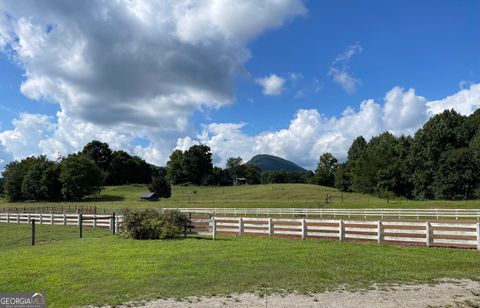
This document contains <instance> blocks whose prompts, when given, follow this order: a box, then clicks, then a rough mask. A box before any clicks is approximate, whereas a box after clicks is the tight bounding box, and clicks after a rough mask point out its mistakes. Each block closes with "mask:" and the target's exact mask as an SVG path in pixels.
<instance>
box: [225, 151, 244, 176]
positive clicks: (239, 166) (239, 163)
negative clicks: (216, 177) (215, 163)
mask: <svg viewBox="0 0 480 308" xmlns="http://www.w3.org/2000/svg"><path fill="white" fill-rule="evenodd" d="M243 165H244V163H243V159H242V158H241V157H240V156H239V157H230V158H229V159H227V163H226V166H225V167H226V169H227V170H228V172H229V173H230V176H231V177H232V179H235V178H243V177H245V168H243Z"/></svg>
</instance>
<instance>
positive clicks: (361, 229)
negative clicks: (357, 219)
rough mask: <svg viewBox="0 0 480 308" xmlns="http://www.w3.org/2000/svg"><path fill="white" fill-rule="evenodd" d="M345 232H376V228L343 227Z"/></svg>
mask: <svg viewBox="0 0 480 308" xmlns="http://www.w3.org/2000/svg"><path fill="white" fill-rule="evenodd" d="M344 230H345V232H351V231H353V232H377V228H361V227H344Z"/></svg>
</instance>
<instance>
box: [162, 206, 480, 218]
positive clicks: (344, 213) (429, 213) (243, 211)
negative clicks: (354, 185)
mask: <svg viewBox="0 0 480 308" xmlns="http://www.w3.org/2000/svg"><path fill="white" fill-rule="evenodd" d="M164 210H168V209H164ZM178 210H180V211H182V212H185V213H192V214H205V215H212V216H219V215H233V216H280V217H281V216H292V217H295V216H304V217H320V218H322V217H332V218H337V217H339V218H340V217H343V218H352V217H354V218H357V217H359V218H364V219H368V218H381V219H417V220H420V219H429V220H432V219H436V220H440V219H455V220H459V219H464V220H466V219H470V220H471V219H475V220H480V209H392V208H383V209H372V208H369V209H334V208H318V209H310V208H179V209H178Z"/></svg>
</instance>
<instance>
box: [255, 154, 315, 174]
mask: <svg viewBox="0 0 480 308" xmlns="http://www.w3.org/2000/svg"><path fill="white" fill-rule="evenodd" d="M248 163H249V164H253V165H257V166H258V167H260V169H262V171H271V170H284V171H300V172H307V170H305V169H303V168H302V167H300V166H299V165H297V164H295V163H294V162H291V161H289V160H286V159H283V158H281V157H278V156H273V155H268V154H260V155H255V156H254V157H252V159H250V161H249V162H248Z"/></svg>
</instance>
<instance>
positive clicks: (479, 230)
mask: <svg viewBox="0 0 480 308" xmlns="http://www.w3.org/2000/svg"><path fill="white" fill-rule="evenodd" d="M477 250H479V251H480V223H477Z"/></svg>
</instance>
